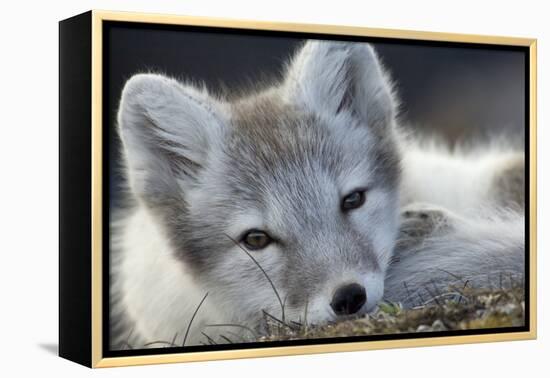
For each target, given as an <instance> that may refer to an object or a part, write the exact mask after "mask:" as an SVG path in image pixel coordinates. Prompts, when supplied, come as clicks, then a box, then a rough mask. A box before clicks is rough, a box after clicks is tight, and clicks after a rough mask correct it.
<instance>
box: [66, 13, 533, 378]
mask: <svg viewBox="0 0 550 378" xmlns="http://www.w3.org/2000/svg"><path fill="white" fill-rule="evenodd" d="M78 17H81V19H85V21H84V23H83V25H81V24H79V25H77V26H70V25H73V24H71V22H73V23H76V22H78V21H77V18H78ZM71 20H72V21H71ZM110 21H116V22H129V23H144V24H159V25H187V26H197V27H216V28H230V29H235V28H236V29H241V30H259V31H270V32H299V33H314V34H315V33H316V34H323V35H334V36H339V35H340V36H341V35H343V36H357V37H377V38H389V39H392V38H398V39H401V40H422V41H440V42H459V43H475V44H491V45H505V46H521V47H525V48H526V49H528V54H529V55H528V56H529V59H528V65H529V67H528V69H529V77H528V84H529V104H528V109H526V111H527V112H528V114H529V160H528V161H529V172H530V175H529V180H530V181H529V188H530V193H529V235H528V236H527V235H526V237H528V240H529V246H530V249H529V266H528V269H529V277H528V288H529V292H528V293H527V294H528V296H529V301H528V305H529V308H528V315H529V319H528V324H529V329H528V330H527V331H525V332H509V333H508V332H507V333H487V334H475V335H459V336H443V337H440V336H431V337H427V338H404V339H396V340H375V341H360V342H345V343H329V344H312V345H296V346H275V347H271V346H269V347H258V348H253V349H232V350H217V351H201V352H188V353H169V354H155V355H136V356H124V357H104V353H103V345H104V340H103V337H104V336H103V332H102V329H103V326H104V320H105V319H104V318H103V317H104V313H103V308H102V307H103V303H104V293H105V287H104V286H103V283H102V277H103V267H104V260H103V253H102V250H103V248H104V238H105V237H106V235H105V234H104V230H105V227H104V226H105V225H104V224H103V221H104V214H103V213H102V212H103V207H102V204H103V200H104V196H105V193H104V183H103V175H104V172H103V153H104V151H103V148H102V143H103V135H102V132H103V125H102V122H103V106H104V99H103V85H104V83H103V73H102V67H103V24H104V23H105V22H110ZM64 25H65V26H64ZM67 25H69V26H67ZM74 25H76V24H74ZM71 27H72V28H74V29H71ZM60 28H61V29H60V30H61V33H60V43H61V49H60V62H61V63H60V64H61V65H60V74H61V76H63V75H65V74H66V71H64V68H65V67H67V64H66V63H64V62H65V61H64V60H63V59H65V55H64V54H65V53H64V51H69V50H70V48H74V49H77V50H78V48H84V49H88V48H89V57H90V58H91V61H90V63H89V67H90V77H89V78H87V79H88V80H89V81H87V83H88V84H89V87H85V89H84V90H88V89H91V92H90V97H89V100H90V101H91V102H90V103H89V104H83V105H82V106H83V107H85V106H86V105H89V115H90V119H89V122H90V128H89V129H88V128H87V127H86V126H85V125H81V124H78V125H75V124H72V125H70V126H69V125H67V126H64V125H63V122H66V120H65V118H64V116H63V114H64V113H63V112H64V111H66V110H65V109H66V107H67V106H69V101H72V100H71V99H69V98H68V97H63V94H62V95H61V100H60V114H61V113H63V114H62V116H61V120H60V123H62V125H61V129H62V132H61V134H63V133H64V130H65V129H66V128H69V127H72V128H76V127H79V128H82V130H84V132H83V133H84V134H85V133H89V134H88V135H87V136H82V138H89V139H84V140H85V141H89V142H90V147H89V152H90V154H91V156H90V157H89V158H90V163H91V166H90V168H89V169H90V171H89V178H90V179H89V183H90V184H91V188H90V192H89V195H90V199H89V202H88V205H89V215H90V216H91V221H90V223H89V227H90V228H89V229H88V231H86V232H89V234H88V235H89V239H86V240H88V241H89V243H90V244H89V245H87V244H84V245H81V248H84V249H86V248H87V247H89V254H88V255H86V259H83V260H82V261H80V260H79V262H75V261H72V260H70V259H71V257H68V256H67V254H68V252H64V250H63V248H65V247H64V245H68V244H67V243H69V242H67V243H64V242H62V243H61V244H62V246H61V247H60V249H61V251H60V253H61V257H60V260H63V261H60V264H61V266H63V267H64V268H62V269H60V274H61V275H62V278H61V280H60V290H61V295H60V301H61V303H60V323H61V327H60V355H61V356H63V357H66V358H69V359H71V360H74V361H76V362H79V363H82V364H84V365H87V366H90V367H94V368H96V367H114V366H128V365H144V364H160V363H173V362H188V361H207V360H219V359H237V358H250V357H267V356H283V355H299V354H311V353H327V352H347V351H359V350H371V349H388V348H402V347H419V346H435V345H448V344H466V343H481V342H494V341H512V340H528V339H535V338H536V335H537V331H536V330H537V325H536V321H537V317H536V314H537V297H536V294H537V291H536V284H537V279H536V272H537V265H536V222H537V219H536V210H537V207H536V203H537V192H536V188H537V181H536V180H537V177H536V176H537V175H536V173H537V166H536V157H537V154H536V148H537V136H536V122H537V119H536V114H537V110H536V96H537V89H536V81H537V80H536V54H537V41H536V39H527V38H513V37H501V36H482V35H469V34H453V33H436V32H424V31H411V30H393V29H378V28H367V27H352V26H336V25H316V24H293V23H280V22H259V21H251V20H230V19H217V18H209V17H188V16H176V15H161V14H145V13H127V12H111V11H101V10H93V11H90V12H88V13H86V14H84V15H82V16H77V17H75V18H73V19H69V20H67V21H62V22H61V24H60ZM74 30H82V31H86V33H88V34H87V36H86V37H85V38H84V39H85V40H87V38H88V37H89V38H88V39H89V45H87V44H85V45H82V44H78V43H77V42H78V41H73V40H71V39H67V38H69V37H67V34H69V33H73V32H74ZM63 48H64V49H65V50H63ZM61 50H63V51H61ZM77 50H75V51H77ZM67 54H69V53H68V52H67ZM69 58H70V57H69V55H67V58H66V59H69ZM81 59H87V57H86V56H83V57H81ZM60 80H61V84H60V87H61V89H62V90H63V89H64V86H63V85H64V84H63V80H66V82H68V81H69V80H70V79H63V78H61V79H60ZM85 117H86V116H85ZM68 119H69V116H67V120H68ZM90 131H91V133H90ZM73 132H76V131H73ZM61 138H62V141H63V136H62V137H61ZM67 138H68V139H67V143H69V139H71V138H73V136H70V135H67ZM61 144H62V146H61V148H62V149H63V148H64V147H63V143H61ZM61 160H63V154H62V158H61ZM61 165H63V162H61ZM69 174H70V169H69V168H67V175H69ZM61 176H62V177H61V181H62V184H63V172H62V174H61ZM62 186H63V185H62ZM67 193H68V192H67ZM67 193H66V194H67ZM78 195H79V194H74V195H72V196H73V197H71V195H70V194H67V199H66V201H67V204H68V203H69V202H70V201H75V200H76V199H77V196H78ZM81 195H87V194H81ZM62 196H63V195H61V197H62ZM71 198H72V199H71ZM88 205H87V206H88ZM60 206H61V207H62V211H61V218H63V215H64V214H65V213H64V210H63V204H61V205H60ZM67 211H69V210H67ZM67 219H68V218H67ZM61 222H62V223H63V220H62V221H61ZM68 223H69V221H68V220H67V223H65V225H64V227H65V228H63V227H62V228H61V231H60V232H61V237H62V238H65V236H64V235H65V234H64V232H67V233H68V232H69V231H70V227H72V226H71V225H69V224H68ZM83 227H87V226H83ZM78 243H79V241H77V240H75V241H73V244H72V245H73V249H72V252H73V253H77V252H79V251H75V250H74V248H75V247H74V246H75V245H78ZM82 243H84V242H82ZM64 261H67V262H65V263H64ZM77 264H80V265H77ZM67 269H73V270H74V271H76V272H80V271H86V270H87V269H89V270H88V273H87V274H89V275H88V276H86V277H84V278H83V279H88V277H89V279H90V280H89V282H90V284H89V287H84V289H88V288H89V289H90V292H89V295H88V294H87V293H85V294H82V295H83V296H84V299H83V300H84V302H82V303H83V304H82V303H81V302H79V303H81V304H82V306H84V307H83V308H85V310H84V311H88V310H90V311H89V312H90V315H89V318H86V319H85V320H82V324H81V323H79V324H80V325H77V326H75V325H72V326H71V327H72V328H70V329H69V328H67V329H65V324H68V322H70V321H71V320H72V318H73V317H75V316H78V311H77V310H76V309H74V308H71V306H73V307H74V303H73V302H71V303H73V304H69V303H66V302H64V300H63V298H62V297H63V296H69V297H70V296H74V295H76V292H70V290H71V289H70V288H68V286H70V285H71V282H72V281H70V280H71V277H72V276H71V275H70V273H67ZM72 285H73V286H74V290H81V289H83V288H81V287H80V286H78V284H74V283H73V284H72ZM68 301H69V302H70V301H72V299H70V300H68ZM88 301H89V302H88ZM88 306H89V307H88ZM70 308H71V309H70ZM88 322H89V323H88ZM86 326H88V328H86ZM77 329H78V332H84V333H86V335H89V338H88V336H82V333H80V334H79V335H77V331H76V330H77ZM78 338H80V339H81V340H83V341H82V342H83V344H86V343H89V349H88V346H86V347H85V348H84V352H82V351H81V352H72V349H74V348H75V345H77V343H78V342H77V339H78Z"/></svg>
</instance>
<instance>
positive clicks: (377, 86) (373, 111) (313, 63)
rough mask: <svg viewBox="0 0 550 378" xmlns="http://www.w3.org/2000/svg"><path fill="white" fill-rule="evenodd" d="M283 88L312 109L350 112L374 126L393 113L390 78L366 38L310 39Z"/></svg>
mask: <svg viewBox="0 0 550 378" xmlns="http://www.w3.org/2000/svg"><path fill="white" fill-rule="evenodd" d="M284 90H285V95H286V96H287V97H288V100H289V101H293V102H298V103H300V104H301V105H302V106H305V107H306V108H308V109H309V110H312V111H316V112H321V113H324V112H328V113H330V114H331V115H336V114H338V113H341V112H348V113H351V114H352V115H354V116H356V117H358V118H359V120H360V121H362V122H364V123H366V124H367V125H368V126H371V127H377V126H380V127H383V126H386V125H388V123H389V122H391V121H392V120H393V117H394V115H395V107H396V105H395V102H394V98H393V95H392V91H391V85H390V82H389V80H388V79H387V77H386V75H385V73H384V71H383V69H382V67H381V65H380V63H379V61H378V58H377V56H376V53H375V51H374V49H373V48H372V47H371V46H370V45H369V44H366V43H357V42H333V41H308V42H307V43H306V44H305V45H304V46H303V47H302V48H301V50H300V51H299V52H298V53H297V55H296V56H295V57H294V59H293V60H292V61H291V63H290V65H289V67H288V71H287V76H286V80H285V82H284Z"/></svg>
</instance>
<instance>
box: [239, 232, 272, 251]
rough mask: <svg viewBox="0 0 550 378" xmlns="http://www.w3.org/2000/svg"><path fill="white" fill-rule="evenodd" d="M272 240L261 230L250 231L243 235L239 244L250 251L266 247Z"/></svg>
mask: <svg viewBox="0 0 550 378" xmlns="http://www.w3.org/2000/svg"><path fill="white" fill-rule="evenodd" d="M272 241H273V239H271V237H270V236H269V235H268V234H267V233H265V232H264V231H261V230H250V231H248V232H247V233H245V234H244V236H243V237H242V239H241V242H242V243H243V244H244V245H245V246H246V248H248V249H250V250H258V249H263V248H265V247H267V246H268V245H269V244H271V242H272Z"/></svg>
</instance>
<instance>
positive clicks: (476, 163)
mask: <svg viewBox="0 0 550 378" xmlns="http://www.w3.org/2000/svg"><path fill="white" fill-rule="evenodd" d="M396 107H397V104H396V100H395V96H394V94H393V93H392V88H391V84H390V81H389V79H388V77H387V75H386V74H385V72H384V70H383V68H382V66H381V64H380V63H379V61H378V59H377V56H376V54H375V52H374V50H373V49H372V47H371V46H370V45H368V44H363V43H341V42H321V41H309V42H307V43H305V44H304V45H303V46H302V47H301V48H300V50H299V51H298V52H297V53H296V55H295V56H294V57H293V58H292V60H291V61H290V62H289V64H288V66H287V68H286V74H285V77H284V79H283V80H282V82H280V83H279V84H277V85H273V86H271V87H269V88H268V89H265V90H262V91H260V92H257V93H252V94H248V95H245V96H242V97H240V98H237V99H231V100H228V99H224V98H219V97H216V96H214V95H211V94H209V93H208V92H207V91H206V90H205V89H201V88H197V87H195V86H192V85H186V84H183V83H180V82H178V81H176V80H173V79H170V78H167V77H164V76H162V75H156V74H139V75H136V76H134V77H132V78H130V79H129V80H128V82H127V83H126V85H125V88H124V90H123V93H122V97H121V102H120V108H119V113H118V128H119V135H120V138H121V140H122V144H123V157H124V161H125V173H126V175H127V179H128V193H129V200H130V201H131V206H129V208H128V209H126V210H124V211H121V212H120V214H118V215H117V216H115V217H114V218H115V219H114V220H113V222H112V237H111V288H110V291H111V292H110V295H111V310H112V311H111V319H110V322H111V328H110V331H111V345H112V348H115V349H118V348H123V347H124V345H125V344H126V343H129V344H130V345H134V346H142V345H143V346H154V347H159V346H163V343H170V344H171V343H175V344H177V345H182V344H183V343H185V345H193V344H199V343H201V342H202V341H204V338H205V334H207V335H208V336H209V337H211V338H213V339H214V340H216V341H217V342H219V341H223V340H221V339H220V338H219V335H220V334H221V333H223V332H222V331H221V328H223V327H221V325H222V324H226V325H227V324H232V325H234V326H233V327H234V328H233V329H231V331H232V332H234V333H239V334H240V335H241V337H243V338H246V337H247V336H250V334H249V335H246V333H247V332H250V333H256V332H257V333H261V332H262V330H263V327H264V320H265V314H269V315H270V316H273V317H275V318H278V319H285V320H294V321H304V320H305V319H307V322H308V323H310V324H320V323H324V322H327V321H331V320H336V319H338V317H340V316H346V315H350V314H354V315H361V314H365V313H367V312H369V311H372V310H373V309H374V308H376V305H377V303H378V302H379V301H381V300H382V299H383V298H385V299H389V300H392V301H399V302H402V303H403V304H405V305H408V306H412V305H414V304H415V301H417V297H418V295H419V294H420V291H421V290H422V289H423V288H424V286H425V285H426V284H427V283H428V282H430V280H431V281H434V280H435V282H433V283H434V284H435V285H436V286H438V287H440V288H444V287H446V286H448V285H449V284H452V283H454V282H455V281H457V280H471V282H472V285H480V286H481V285H487V284H488V283H490V281H491V279H489V280H488V278H487V277H488V276H490V275H491V274H496V273H498V272H503V271H506V272H510V273H511V274H514V275H516V276H521V275H522V272H523V251H524V222H523V197H522V196H523V186H522V185H523V171H524V165H523V153H522V152H519V151H513V150H507V149H504V148H501V147H491V148H488V149H485V150H484V151H483V152H475V151H470V152H468V153H452V152H449V151H446V150H443V149H442V148H441V147H439V145H438V144H437V143H434V144H432V145H426V144H422V143H419V142H416V141H414V140H413V139H411V138H410V137H405V136H404V134H403V132H401V131H400V129H399V127H398V125H397V122H396V112H397V110H396ZM404 282H406V283H407V285H403V283H404ZM199 305H200V307H199ZM191 319H193V321H192V323H191ZM155 341H161V342H162V343H161V344H155V343H153V344H148V343H151V342H155Z"/></svg>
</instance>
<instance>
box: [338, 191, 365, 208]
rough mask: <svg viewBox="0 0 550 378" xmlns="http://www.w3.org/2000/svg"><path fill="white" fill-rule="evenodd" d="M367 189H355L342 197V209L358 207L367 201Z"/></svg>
mask: <svg viewBox="0 0 550 378" xmlns="http://www.w3.org/2000/svg"><path fill="white" fill-rule="evenodd" d="M365 197H366V196H365V190H363V189H361V190H355V191H353V192H351V193H350V194H348V195H347V196H345V197H344V199H342V204H341V208H342V211H348V210H353V209H357V208H358V207H361V206H363V204H364V203H365Z"/></svg>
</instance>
